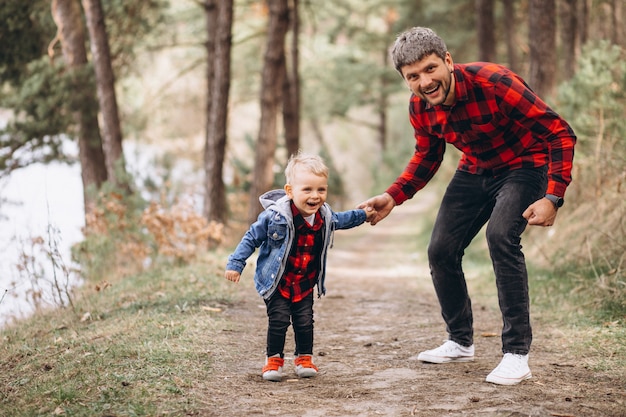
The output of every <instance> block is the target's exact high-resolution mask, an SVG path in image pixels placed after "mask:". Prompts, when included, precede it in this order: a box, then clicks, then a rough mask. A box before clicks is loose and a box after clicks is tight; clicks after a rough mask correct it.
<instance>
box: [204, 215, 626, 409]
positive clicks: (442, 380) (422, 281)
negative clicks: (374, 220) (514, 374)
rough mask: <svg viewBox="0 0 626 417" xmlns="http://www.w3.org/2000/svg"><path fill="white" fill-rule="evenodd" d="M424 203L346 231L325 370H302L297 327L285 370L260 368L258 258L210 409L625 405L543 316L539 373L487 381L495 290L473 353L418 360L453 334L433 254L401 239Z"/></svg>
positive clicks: (229, 316)
mask: <svg viewBox="0 0 626 417" xmlns="http://www.w3.org/2000/svg"><path fill="white" fill-rule="evenodd" d="M416 210H417V209H416V208H415V207H414V206H413V208H411V206H410V205H408V204H407V205H406V207H405V206H401V207H399V208H397V209H396V210H395V211H394V213H393V214H392V215H391V216H390V217H389V218H387V219H386V220H385V221H384V222H383V223H381V224H380V225H377V226H376V227H370V226H369V225H364V226H362V227H360V228H358V229H356V230H350V231H340V232H338V233H337V234H336V240H335V247H334V248H333V249H332V250H331V251H330V253H329V257H330V258H329V271H328V276H327V289H328V293H327V294H328V295H327V296H326V297H323V298H321V299H317V300H316V304H315V318H316V324H315V355H314V360H315V362H316V364H317V365H318V366H319V368H320V373H319V375H318V376H317V377H316V378H311V379H303V380H299V379H298V378H297V377H296V376H295V373H294V370H293V362H292V360H293V353H292V352H293V334H292V333H291V329H290V330H289V332H288V335H287V337H288V340H287V345H286V347H285V353H286V361H285V368H286V369H285V371H286V376H285V378H284V379H283V381H282V382H278V383H276V382H267V381H264V380H263V379H262V378H261V374H260V370H261V366H262V362H263V359H264V347H265V331H266V324H267V323H266V316H265V309H264V305H263V302H262V300H261V299H260V298H259V297H258V295H257V294H256V292H255V291H254V288H253V286H252V284H251V282H250V281H251V273H252V272H251V270H252V269H253V266H249V267H248V270H246V273H245V274H244V276H243V277H242V282H241V283H240V284H239V287H238V289H239V291H240V293H241V294H240V295H241V297H238V301H236V302H235V303H234V304H233V305H231V306H229V307H228V308H227V309H226V310H225V311H224V313H223V318H224V322H223V323H222V324H220V328H219V329H216V330H217V334H216V335H215V339H213V340H212V342H211V345H210V352H209V355H210V357H211V358H212V359H211V365H210V366H211V369H212V371H211V372H210V373H209V374H208V376H207V380H206V381H204V382H203V383H201V384H200V386H198V387H197V392H196V394H197V395H196V398H203V399H204V401H206V413H205V415H215V416H247V415H268V416H307V417H314V416H319V417H326V416H424V417H435V416H461V415H462V416H485V417H496V416H498V417H500V416H502V417H504V416H506V417H509V416H520V417H521V416H537V417H538V416H576V417H589V416H591V417H593V416H626V400H625V398H626V395H625V394H626V382H625V381H624V379H623V378H622V379H620V378H617V377H615V376H613V377H609V376H607V375H604V374H603V373H602V372H598V371H593V370H590V369H588V368H587V367H586V366H585V365H584V364H583V362H582V361H581V360H580V358H576V357H574V356H573V355H572V354H571V353H569V352H568V350H569V349H568V348H567V345H568V339H569V337H568V336H567V335H566V333H565V332H564V331H561V330H559V329H558V328H556V327H555V326H552V325H551V324H549V323H548V324H545V323H537V320H535V323H534V333H535V340H534V343H533V347H532V351H531V359H530V366H531V370H532V372H533V378H532V379H530V380H527V381H525V382H523V383H521V384H520V385H517V386H514V387H503V386H496V385H492V384H489V383H487V382H484V379H485V376H486V375H487V374H488V373H489V372H490V371H491V369H492V368H494V367H495V366H496V365H497V364H498V362H499V361H500V358H501V352H500V348H501V346H500V337H499V331H500V326H501V320H500V316H499V311H498V310H497V305H496V301H495V300H491V301H490V302H489V303H490V304H489V305H480V304H478V303H476V302H475V303H474V315H475V318H474V322H475V333H476V340H475V346H476V360H475V361H474V362H470V363H459V364H443V365H433V364H425V363H421V362H419V361H418V360H417V359H416V358H417V354H418V353H419V352H420V351H422V350H425V349H430V348H432V347H435V346H438V345H439V344H440V343H441V342H442V341H443V340H444V339H445V337H446V336H445V331H444V325H443V322H442V320H441V318H440V315H439V307H438V303H437V301H436V299H435V296H434V292H433V290H432V284H431V282H430V278H429V275H428V271H427V270H426V269H425V268H426V260H425V259H424V254H423V253H422V254H419V253H418V254H415V255H413V256H412V257H411V256H410V255H407V250H406V247H403V246H406V245H405V244H403V243H402V241H403V239H404V237H407V236H408V237H410V235H411V233H413V231H412V230H410V227H408V226H409V222H408V221H407V216H412V215H416V214H418V213H416ZM243 280H245V281H246V282H243ZM233 285H234V284H233ZM470 291H471V290H470ZM539 321H540V320H539ZM622 375H623V374H622Z"/></svg>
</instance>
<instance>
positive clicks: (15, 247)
mask: <svg viewBox="0 0 626 417" xmlns="http://www.w3.org/2000/svg"><path fill="white" fill-rule="evenodd" d="M0 196H1V199H2V200H3V201H2V203H0V298H2V301H1V302H0V326H3V325H5V324H6V323H7V322H9V321H10V320H12V319H14V318H20V317H25V316H27V315H29V314H31V313H32V312H33V310H34V307H33V305H32V303H29V302H27V301H26V297H27V295H28V294H29V293H32V291H33V290H39V289H41V290H44V294H43V298H42V302H43V305H44V306H45V305H53V300H52V299H51V297H50V295H49V293H46V291H48V290H49V288H48V285H47V284H45V283H44V282H43V281H41V282H40V283H42V284H44V286H43V288H37V287H33V283H32V282H31V279H30V278H29V274H28V273H26V272H20V270H19V269H18V264H23V262H21V261H20V255H21V254H22V253H26V254H28V255H32V256H34V257H35V261H34V262H33V263H32V266H33V267H34V269H35V270H39V271H40V272H42V273H43V275H44V277H46V278H47V279H49V280H52V277H53V272H54V270H53V266H52V263H51V261H50V260H49V259H48V258H47V256H46V255H45V253H44V252H43V250H47V251H49V252H51V251H53V250H54V251H57V250H58V254H59V255H60V257H61V259H62V261H63V262H64V263H65V264H66V265H70V264H71V261H70V247H71V245H73V244H74V243H76V242H79V241H80V240H82V233H81V228H82V227H83V225H84V208H83V190H82V182H81V176H80V166H78V165H77V164H76V165H73V166H69V165H66V164H60V163H51V164H48V165H43V164H34V165H31V166H29V167H26V168H23V169H20V170H17V171H15V172H13V173H12V174H11V175H10V176H9V177H8V178H5V179H3V180H2V181H0ZM6 200H8V202H7V201H6ZM50 236H51V237H52V239H53V241H54V240H56V241H57V244H56V245H54V248H51V247H50V246H49V244H48V243H47V242H49V237H50ZM37 237H41V238H43V239H44V243H43V244H40V245H35V246H34V249H33V246H32V244H31V242H32V239H33V238H37ZM31 276H32V275H31ZM57 277H58V278H59V279H60V281H65V277H59V275H58V274H57ZM73 284H74V285H75V284H76V282H74V283H73Z"/></svg>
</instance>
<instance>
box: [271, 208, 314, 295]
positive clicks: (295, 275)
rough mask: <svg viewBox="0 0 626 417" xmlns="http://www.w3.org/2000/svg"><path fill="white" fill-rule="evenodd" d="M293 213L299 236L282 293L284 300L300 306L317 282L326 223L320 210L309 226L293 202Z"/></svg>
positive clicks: (290, 256)
mask: <svg viewBox="0 0 626 417" xmlns="http://www.w3.org/2000/svg"><path fill="white" fill-rule="evenodd" d="M291 213H292V214H293V223H294V227H295V231H296V235H295V239H294V243H293V246H292V247H291V250H290V251H289V258H288V259H287V266H286V268H285V275H284V276H283V278H282V279H281V281H280V283H279V284H278V291H279V292H280V294H281V295H282V296H283V297H285V298H287V299H289V300H291V301H292V302H294V303H297V302H298V301H301V300H302V299H303V298H304V297H306V296H307V295H309V294H310V293H311V292H312V291H313V287H314V286H315V284H316V283H317V276H318V274H319V270H320V254H321V251H322V240H323V239H322V237H323V236H322V233H323V228H322V226H323V225H324V221H323V219H322V216H321V215H320V213H319V211H318V212H317V213H315V220H314V222H313V225H309V224H308V223H307V222H306V220H304V218H303V217H302V214H300V212H299V211H298V209H297V208H296V206H295V205H294V204H293V202H292V203H291Z"/></svg>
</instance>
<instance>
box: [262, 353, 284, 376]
mask: <svg viewBox="0 0 626 417" xmlns="http://www.w3.org/2000/svg"><path fill="white" fill-rule="evenodd" d="M284 364H285V360H284V359H283V358H281V357H280V355H275V356H270V357H269V358H267V359H265V366H264V367H263V379H264V380H266V381H274V382H279V381H280V380H281V379H282V378H283V365H284Z"/></svg>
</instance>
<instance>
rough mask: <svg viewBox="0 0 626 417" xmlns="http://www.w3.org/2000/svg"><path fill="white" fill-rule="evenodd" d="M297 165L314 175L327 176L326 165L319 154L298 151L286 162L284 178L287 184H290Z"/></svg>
mask: <svg viewBox="0 0 626 417" xmlns="http://www.w3.org/2000/svg"><path fill="white" fill-rule="evenodd" d="M299 167H302V168H306V169H308V170H309V171H310V172H312V173H313V174H315V175H321V176H323V177H326V178H328V167H327V166H326V164H325V163H324V160H323V159H322V158H321V157H320V156H318V155H313V154H307V153H304V152H302V151H298V152H297V153H295V154H293V155H291V157H290V158H289V162H287V167H285V179H286V181H287V184H291V182H292V181H293V179H294V176H295V173H296V169H297V168H299Z"/></svg>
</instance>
